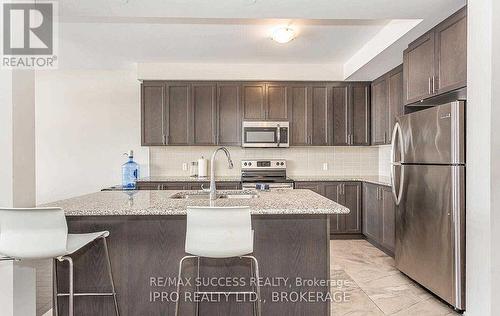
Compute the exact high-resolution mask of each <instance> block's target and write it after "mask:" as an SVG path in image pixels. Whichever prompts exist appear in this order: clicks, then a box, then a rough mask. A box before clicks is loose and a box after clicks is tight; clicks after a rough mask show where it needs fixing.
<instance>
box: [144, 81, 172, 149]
mask: <svg viewBox="0 0 500 316" xmlns="http://www.w3.org/2000/svg"><path fill="white" fill-rule="evenodd" d="M141 113H142V117H141V144H142V146H158V145H165V142H166V139H165V84H164V83H163V82H145V83H143V84H142V85H141Z"/></svg>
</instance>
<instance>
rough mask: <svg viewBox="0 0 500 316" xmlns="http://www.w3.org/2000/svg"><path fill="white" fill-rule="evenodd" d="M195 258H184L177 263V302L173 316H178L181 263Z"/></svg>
mask: <svg viewBox="0 0 500 316" xmlns="http://www.w3.org/2000/svg"><path fill="white" fill-rule="evenodd" d="M191 258H196V256H185V257H182V259H181V261H179V274H178V275H177V301H176V302H175V316H179V301H180V300H181V297H180V295H181V277H182V263H183V262H184V260H186V259H191Z"/></svg>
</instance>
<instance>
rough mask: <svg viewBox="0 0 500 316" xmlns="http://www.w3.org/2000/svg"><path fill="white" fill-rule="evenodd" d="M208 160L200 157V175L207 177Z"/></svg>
mask: <svg viewBox="0 0 500 316" xmlns="http://www.w3.org/2000/svg"><path fill="white" fill-rule="evenodd" d="M207 167H208V162H207V160H206V159H205V158H203V157H201V158H200V159H198V177H199V178H206V177H207V169H208V168H207Z"/></svg>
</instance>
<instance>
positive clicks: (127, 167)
mask: <svg viewBox="0 0 500 316" xmlns="http://www.w3.org/2000/svg"><path fill="white" fill-rule="evenodd" d="M124 155H127V156H128V161H127V162H126V163H124V164H123V165H122V187H123V188H124V189H128V190H135V185H136V182H137V179H138V178H139V165H138V164H137V163H136V162H135V161H134V151H133V150H131V151H129V152H128V153H125V154H124Z"/></svg>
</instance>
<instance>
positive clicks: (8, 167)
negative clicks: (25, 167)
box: [0, 69, 13, 206]
mask: <svg viewBox="0 0 500 316" xmlns="http://www.w3.org/2000/svg"><path fill="white" fill-rule="evenodd" d="M0 83H1V84H0V113H1V115H0V152H1V153H2V154H1V155H2V156H1V157H2V159H1V165H2V167H1V168H0V206H12V205H13V192H12V72H11V71H8V70H4V69H2V70H0Z"/></svg>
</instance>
